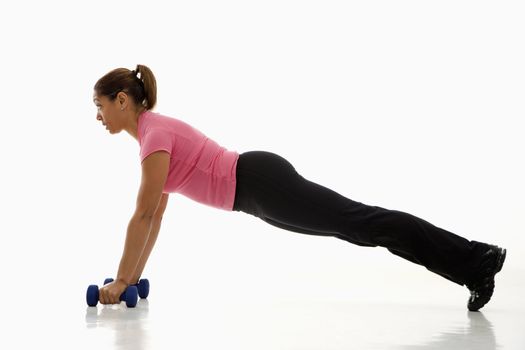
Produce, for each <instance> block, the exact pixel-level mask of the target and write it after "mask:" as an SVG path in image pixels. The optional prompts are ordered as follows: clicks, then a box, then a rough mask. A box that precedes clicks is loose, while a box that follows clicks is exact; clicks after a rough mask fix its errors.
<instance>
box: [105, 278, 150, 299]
mask: <svg viewBox="0 0 525 350" xmlns="http://www.w3.org/2000/svg"><path fill="white" fill-rule="evenodd" d="M111 282H113V278H111V277H109V278H106V279H105V280H104V284H108V283H111ZM132 286H136V287H137V289H138V291H139V297H140V299H146V298H147V297H148V295H149V281H148V279H147V278H144V279H141V280H139V282H138V283H137V284H132Z"/></svg>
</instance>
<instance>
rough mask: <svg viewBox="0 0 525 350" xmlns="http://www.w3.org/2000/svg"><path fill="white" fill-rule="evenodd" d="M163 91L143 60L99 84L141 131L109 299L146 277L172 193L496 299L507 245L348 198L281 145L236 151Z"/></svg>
mask: <svg viewBox="0 0 525 350" xmlns="http://www.w3.org/2000/svg"><path fill="white" fill-rule="evenodd" d="M139 75H140V77H139ZM156 94H157V89H156V81H155V77H154V75H153V73H152V72H151V70H150V69H149V68H148V67H146V66H144V65H137V67H136V69H135V70H129V69H126V68H117V69H114V70H112V71H110V72H109V73H107V74H106V75H104V76H103V77H102V78H100V79H99V80H98V81H97V83H96V84H95V86H94V94H93V101H94V103H95V105H96V106H97V108H98V112H97V120H100V121H102V124H103V125H105V126H106V129H108V130H109V132H110V133H112V134H116V133H119V132H121V131H122V130H125V131H127V132H128V133H129V134H130V135H131V136H133V137H134V138H135V139H136V140H137V141H138V142H139V144H140V159H141V162H142V180H141V185H140V189H139V193H138V198H137V206H136V210H135V213H134V215H133V217H132V218H131V221H130V222H129V225H128V230H127V236H126V242H125V246H124V252H123V255H122V259H121V261H120V265H119V269H118V274H117V278H116V280H115V281H114V282H113V283H110V284H108V285H106V286H104V287H102V288H101V289H100V297H99V298H100V302H101V303H102V304H114V303H119V296H120V294H121V293H122V292H123V291H124V290H125V289H126V287H127V286H128V285H130V284H135V283H137V281H138V280H139V277H140V276H141V274H142V271H143V270H144V266H145V264H146V262H147V260H148V257H149V255H150V253H151V250H152V248H153V245H154V244H155V240H156V239H157V235H158V233H159V230H160V225H161V220H162V215H163V213H164V210H165V209H166V204H167V202H168V194H169V193H173V192H178V193H181V194H183V195H185V196H187V197H189V198H191V199H193V200H195V201H198V202H200V203H203V204H205V205H209V206H212V207H215V208H218V209H223V210H227V211H232V210H234V211H242V212H245V213H248V214H251V215H254V216H256V217H258V218H260V219H262V220H264V221H266V222H267V223H269V224H271V225H274V226H277V227H279V228H282V229H285V230H289V231H294V232H299V233H304V234H311V235H322V236H332V237H336V238H339V239H342V240H345V241H347V242H350V243H354V244H357V245H361V246H368V247H377V246H381V247H385V248H387V249H388V250H389V251H390V252H392V253H393V254H396V255H398V256H400V257H402V258H404V259H407V260H409V261H411V262H413V263H416V264H420V265H423V266H424V267H425V268H427V269H428V270H429V271H432V272H434V273H437V274H439V275H440V276H442V277H444V278H447V279H449V280H450V281H452V282H454V283H457V284H459V285H461V286H463V285H466V286H467V288H468V289H469V290H470V294H471V295H470V298H469V300H468V304H467V306H468V309H469V310H471V311H477V310H479V309H480V308H481V307H483V306H484V305H485V304H486V303H487V302H488V301H489V300H490V298H491V296H492V293H493V290H494V276H495V274H496V273H497V272H499V271H500V270H501V268H502V266H503V262H504V261H505V256H506V250H505V249H502V248H500V247H498V246H495V245H490V244H486V243H482V242H477V241H469V240H467V239H465V238H463V237H460V236H458V235H456V234H454V233H451V232H448V231H446V230H444V229H441V228H439V227H436V226H434V225H432V224H431V223H429V222H427V221H425V220H423V219H420V218H418V217H416V216H414V215H411V214H408V213H405V212H401V211H397V210H389V209H385V208H382V207H378V206H370V205H366V204H363V203H360V202H356V201H353V200H351V199H348V198H346V197H344V196H342V195H340V194H338V193H336V192H334V191H332V190H330V189H328V188H326V187H323V186H321V185H318V184H316V183H313V182H311V181H308V180H307V179H305V178H303V177H302V176H301V175H299V174H298V173H297V171H296V170H295V169H294V167H293V166H292V165H291V164H290V163H289V162H288V161H287V160H286V159H284V158H283V157H281V156H279V155H277V154H274V153H270V152H265V151H250V152H245V153H242V154H238V153H237V152H235V151H229V150H227V149H225V148H224V147H221V146H220V145H219V144H217V143H216V142H215V141H213V140H211V139H210V138H208V137H206V136H205V135H204V134H203V133H201V132H200V131H198V130H197V129H195V128H193V127H192V126H190V125H189V124H187V123H185V122H183V121H181V120H179V119H176V118H172V117H168V116H164V115H161V114H158V113H155V112H152V109H153V107H154V106H155V103H156Z"/></svg>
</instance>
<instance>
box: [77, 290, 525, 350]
mask: <svg viewBox="0 0 525 350" xmlns="http://www.w3.org/2000/svg"><path fill="white" fill-rule="evenodd" d="M192 303H193V302H192ZM192 303H189V304H186V305H184V304H179V303H177V304H178V305H177V309H174V308H171V307H169V306H168V307H162V306H160V305H159V304H157V303H156V304H155V310H153V307H152V306H151V304H150V302H148V301H147V300H140V301H139V303H138V305H137V307H136V308H135V309H128V308H126V306H125V305H124V303H123V304H121V305H118V306H116V305H114V306H100V305H99V306H98V308H90V307H86V311H85V327H86V328H85V329H86V332H85V335H88V336H87V337H86V339H87V343H85V344H84V345H86V344H89V346H90V347H91V346H95V347H102V348H109V347H111V348H115V349H156V348H173V349H177V348H181V349H205V348H219V349H222V348H224V349H322V350H330V349H397V350H407V349H447V350H454V349H462V350H463V349H476V350H485V349H516V350H518V349H525V336H524V335H523V332H521V331H520V329H519V327H518V324H521V323H522V322H523V320H522V318H523V316H524V314H523V312H522V311H523V309H522V310H521V311H515V310H514V311H513V310H512V309H489V308H487V310H486V311H484V312H468V311H467V310H466V308H465V307H464V306H462V307H452V306H449V305H447V306H436V305H433V306H428V305H426V306H425V305H420V304H419V305H417V304H414V305H406V304H405V305H402V304H394V303H375V304H370V303H368V304H356V303H352V302H341V301H321V300H317V301H316V300H310V301H307V300H304V301H294V300H288V301H285V300H283V301H273V302H268V303H266V304H259V303H257V302H253V303H251V302H241V303H228V302H226V303H224V304H221V305H212V304H210V303H206V302H203V303H199V304H198V305H194V304H192Z"/></svg>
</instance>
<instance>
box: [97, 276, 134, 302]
mask: <svg viewBox="0 0 525 350" xmlns="http://www.w3.org/2000/svg"><path fill="white" fill-rule="evenodd" d="M127 287H128V285H127V283H126V282H124V281H122V280H116V281H113V282H111V283H108V284H106V285H105V286H103V287H102V288H100V290H99V295H98V299H99V301H100V303H101V304H120V295H121V294H122V293H124V291H125V290H126V288H127Z"/></svg>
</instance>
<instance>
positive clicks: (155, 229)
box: [131, 193, 169, 284]
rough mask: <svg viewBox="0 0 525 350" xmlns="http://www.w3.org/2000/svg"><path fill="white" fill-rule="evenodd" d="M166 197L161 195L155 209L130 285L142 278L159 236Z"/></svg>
mask: <svg viewBox="0 0 525 350" xmlns="http://www.w3.org/2000/svg"><path fill="white" fill-rule="evenodd" d="M168 196H169V194H168V193H164V194H162V198H161V200H160V203H159V207H158V208H157V212H156V213H155V215H154V216H153V223H152V225H151V231H150V232H149V237H148V241H147V242H146V246H145V247H144V251H143V252H142V255H141V256H140V260H139V263H138V265H137V268H136V269H135V275H134V276H133V279H132V280H131V284H136V283H137V282H138V281H139V278H140V276H142V272H143V271H144V267H145V266H146V263H147V262H148V258H149V256H150V254H151V251H152V250H153V246H154V245H155V242H156V240H157V237H158V235H159V231H160V225H161V223H162V216H163V215H164V211H165V210H166V206H167V204H168Z"/></svg>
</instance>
